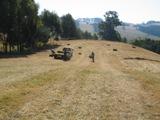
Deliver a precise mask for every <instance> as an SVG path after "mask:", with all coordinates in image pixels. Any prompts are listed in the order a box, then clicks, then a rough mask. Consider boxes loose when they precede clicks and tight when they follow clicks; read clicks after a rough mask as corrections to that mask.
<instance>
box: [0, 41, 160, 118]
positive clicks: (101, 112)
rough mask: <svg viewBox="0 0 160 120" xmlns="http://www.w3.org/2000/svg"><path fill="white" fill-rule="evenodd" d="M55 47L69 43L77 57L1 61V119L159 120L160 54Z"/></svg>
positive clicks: (85, 45)
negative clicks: (91, 54) (92, 54)
mask: <svg viewBox="0 0 160 120" xmlns="http://www.w3.org/2000/svg"><path fill="white" fill-rule="evenodd" d="M56 44H59V45H60V47H59V48H58V49H59V50H61V49H62V48H63V47H64V46H68V45H67V44H70V47H72V48H73V49H74V55H73V58H72V59H71V60H70V61H67V62H65V61H61V60H55V59H53V58H50V57H49V54H50V51H49V50H47V51H42V52H38V53H36V54H33V55H29V56H25V57H19V58H8V59H6V58H1V59H0V120H11V119H12V120H44V119H51V120H64V119H66V120H75V119H76V120H79V119H83V120H91V119H93V120H96V119H99V120H106V119H109V120H128V119H132V120H137V119H139V120H147V119H149V120H159V119H160V69H159V68H160V55H158V54H155V53H153V52H150V51H147V50H145V49H142V48H139V47H136V48H132V46H131V45H128V44H124V43H118V42H109V41H107V42H106V41H94V40H89V41H86V40H75V41H59V42H56ZM80 47H81V49H80ZM113 49H117V51H113ZM92 51H94V52H95V63H92V62H91V60H90V59H89V57H88V56H89V54H90V53H91V52H92ZM80 53H81V54H80Z"/></svg>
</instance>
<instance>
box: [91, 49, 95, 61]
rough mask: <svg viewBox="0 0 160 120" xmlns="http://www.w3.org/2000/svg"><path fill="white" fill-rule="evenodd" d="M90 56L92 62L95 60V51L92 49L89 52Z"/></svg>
mask: <svg viewBox="0 0 160 120" xmlns="http://www.w3.org/2000/svg"><path fill="white" fill-rule="evenodd" d="M91 58H92V62H94V61H95V53H94V52H93V51H92V53H91Z"/></svg>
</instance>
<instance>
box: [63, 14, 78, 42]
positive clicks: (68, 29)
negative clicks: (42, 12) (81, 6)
mask: <svg viewBox="0 0 160 120" xmlns="http://www.w3.org/2000/svg"><path fill="white" fill-rule="evenodd" d="M61 26H62V34H61V36H62V38H66V39H75V38H77V36H78V35H77V28H76V24H75V21H74V19H73V18H72V16H71V15H70V14H67V15H64V16H62V18H61Z"/></svg>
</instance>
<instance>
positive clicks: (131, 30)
mask: <svg viewBox="0 0 160 120" xmlns="http://www.w3.org/2000/svg"><path fill="white" fill-rule="evenodd" d="M116 30H117V31H118V32H119V33H120V35H121V37H122V38H124V37H125V38H127V40H135V39H145V38H150V39H153V40H160V37H158V36H155V35H152V34H149V33H148V34H147V33H145V32H143V31H140V30H139V29H138V28H136V27H135V26H118V27H117V28H116Z"/></svg>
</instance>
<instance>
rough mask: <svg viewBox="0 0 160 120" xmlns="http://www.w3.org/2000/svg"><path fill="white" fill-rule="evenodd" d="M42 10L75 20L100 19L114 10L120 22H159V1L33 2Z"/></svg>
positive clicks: (38, 0)
mask: <svg viewBox="0 0 160 120" xmlns="http://www.w3.org/2000/svg"><path fill="white" fill-rule="evenodd" d="M35 1H36V3H38V4H39V6H40V11H39V12H41V11H42V10H43V9H47V10H50V11H54V12H56V13H57V14H58V15H59V16H62V15H64V14H67V13H70V14H72V16H73V17H74V18H75V19H77V18H83V17H101V18H103V15H104V13H105V12H106V11H109V10H115V11H117V12H118V13H119V18H120V20H122V21H124V22H131V23H142V22H146V21H148V20H157V21H160V0H35Z"/></svg>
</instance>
